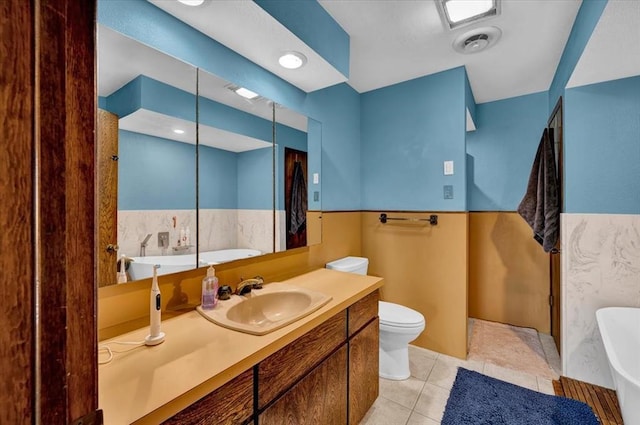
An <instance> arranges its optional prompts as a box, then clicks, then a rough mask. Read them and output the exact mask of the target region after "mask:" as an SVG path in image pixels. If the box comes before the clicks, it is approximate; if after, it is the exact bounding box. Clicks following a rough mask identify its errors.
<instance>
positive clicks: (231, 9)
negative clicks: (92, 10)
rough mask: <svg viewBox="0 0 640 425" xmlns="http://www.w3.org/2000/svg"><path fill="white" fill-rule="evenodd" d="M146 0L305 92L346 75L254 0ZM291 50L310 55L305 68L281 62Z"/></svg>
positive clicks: (322, 86)
mask: <svg viewBox="0 0 640 425" xmlns="http://www.w3.org/2000/svg"><path fill="white" fill-rule="evenodd" d="M147 1H149V2H150V3H153V4H154V5H156V6H158V7H159V8H160V9H163V10H164V11H165V12H167V13H170V14H171V15H173V16H175V17H176V18H178V19H180V20H181V21H184V22H186V23H187V24H189V25H190V26H192V27H193V28H195V29H197V30H198V31H200V32H202V33H203V34H206V35H208V36H209V37H211V38H213V39H214V40H217V41H218V42H220V43H221V44H223V45H225V46H227V47H228V48H230V49H231V50H234V51H235V52H238V53H240V54H241V55H242V56H244V57H246V58H247V59H249V60H251V61H252V62H254V63H257V64H259V65H260V66H261V67H263V68H265V69H267V70H268V71H270V72H272V73H274V74H275V75H277V76H279V77H280V78H282V79H284V80H286V81H288V82H289V83H291V84H293V85H294V86H296V87H298V88H300V89H302V90H304V91H305V92H311V91H315V90H318V89H321V88H325V87H329V86H333V85H335V84H338V83H342V82H344V81H346V79H347V78H346V77H345V76H344V75H342V74H341V73H340V72H338V71H337V70H336V69H335V68H333V66H332V65H331V64H329V63H328V62H327V61H326V60H324V58H322V56H320V55H319V54H317V53H316V52H315V51H314V50H313V49H311V48H310V47H309V46H307V45H306V44H305V43H304V42H303V41H302V40H300V39H299V38H298V37H296V36H295V35H294V34H292V33H291V32H289V30H288V29H287V28H285V27H284V26H283V25H282V24H281V23H280V22H278V21H277V20H275V19H274V18H272V17H271V15H269V14H268V13H267V12H265V11H264V10H263V9H262V8H261V7H260V6H258V5H257V4H256V3H254V2H253V1H249V0H215V1H205V2H204V3H203V4H202V6H198V7H192V6H185V5H183V4H182V3H180V2H178V1H167V0H147ZM290 50H293V51H297V52H300V53H302V54H304V55H305V56H306V57H307V64H306V65H305V66H304V67H303V68H301V69H297V70H290V69H285V68H283V67H281V66H280V65H279V64H278V58H279V57H280V56H281V55H282V53H284V52H286V51H290Z"/></svg>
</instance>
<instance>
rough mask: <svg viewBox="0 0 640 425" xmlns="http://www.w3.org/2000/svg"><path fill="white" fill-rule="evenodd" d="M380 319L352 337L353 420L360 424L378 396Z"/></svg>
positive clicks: (350, 372)
mask: <svg viewBox="0 0 640 425" xmlns="http://www.w3.org/2000/svg"><path fill="white" fill-rule="evenodd" d="M379 323H380V321H379V319H378V318H377V317H376V318H375V320H373V321H372V322H371V323H369V324H368V325H367V326H366V327H365V328H364V329H362V330H361V331H360V332H359V333H358V334H356V335H355V336H354V337H353V338H351V339H350V340H349V423H350V424H358V423H360V421H361V420H362V418H363V417H364V415H365V414H366V413H367V411H368V410H369V408H370V407H371V405H372V404H373V402H374V401H376V398H378V390H379V389H378V386H379V380H378V368H379V366H378V361H379V351H378V344H379V338H380V330H379V328H380V327H379Z"/></svg>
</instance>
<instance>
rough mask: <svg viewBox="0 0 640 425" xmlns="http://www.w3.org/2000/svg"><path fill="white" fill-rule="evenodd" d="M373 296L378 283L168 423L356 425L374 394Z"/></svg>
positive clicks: (375, 312) (375, 332) (375, 337)
mask: <svg viewBox="0 0 640 425" xmlns="http://www.w3.org/2000/svg"><path fill="white" fill-rule="evenodd" d="M378 300H379V293H378V291H377V290H376V291H374V292H373V293H371V294H369V295H367V296H365V297H364V298H362V299H361V300H359V301H357V302H356V303H354V304H353V305H351V306H350V307H349V308H348V309H346V310H344V311H341V312H340V313H338V314H336V315H335V316H333V317H331V318H329V319H328V320H326V321H325V322H324V323H322V324H320V325H319V326H317V327H315V328H314V329H312V330H310V331H309V332H307V333H306V334H304V335H302V336H301V337H299V338H298V339H296V340H295V341H293V342H292V343H291V344H289V345H287V346H286V347H284V348H282V349H280V350H278V351H277V352H275V353H274V354H272V355H271V356H269V357H267V358H266V359H265V360H263V361H261V362H260V363H259V364H258V365H256V366H254V367H253V368H252V369H251V370H248V371H246V372H245V373H243V374H242V375H240V376H238V377H236V378H235V379H233V380H232V381H231V382H229V383H227V384H226V385H224V386H223V387H221V388H219V389H218V390H216V391H214V392H213V393H211V394H209V395H207V396H206V397H204V398H203V399H201V400H200V401H198V402H196V403H195V404H193V405H191V406H190V407H188V408H187V409H185V410H183V411H182V412H180V413H178V414H177V415H176V416H174V417H172V418H171V419H169V420H168V421H166V422H165V424H171V425H178V424H180V425H183V424H246V423H253V424H260V425H272V424H274V425H281V424H337V425H338V424H358V423H359V422H360V420H361V419H362V418H363V417H364V415H365V414H366V413H367V411H368V410H369V408H370V407H371V405H372V404H373V402H374V401H375V400H376V398H377V397H378V353H379V351H378V341H379V326H378V323H379V321H378ZM254 397H255V398H254Z"/></svg>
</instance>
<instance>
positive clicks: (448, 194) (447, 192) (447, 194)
mask: <svg viewBox="0 0 640 425" xmlns="http://www.w3.org/2000/svg"><path fill="white" fill-rule="evenodd" d="M442 188H443V192H444V199H453V186H452V185H450V184H446V185H444V186H443V187H442Z"/></svg>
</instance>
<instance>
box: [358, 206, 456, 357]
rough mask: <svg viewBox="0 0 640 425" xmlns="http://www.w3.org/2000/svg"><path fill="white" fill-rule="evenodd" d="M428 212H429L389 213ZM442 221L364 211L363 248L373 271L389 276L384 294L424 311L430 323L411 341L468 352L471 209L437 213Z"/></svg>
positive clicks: (442, 350) (417, 215)
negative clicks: (404, 219) (386, 217)
mask: <svg viewBox="0 0 640 425" xmlns="http://www.w3.org/2000/svg"><path fill="white" fill-rule="evenodd" d="M388 214H389V216H390V217H412V218H428V217H429V215H430V214H429V213H388ZM437 215H438V224H437V225H434V226H432V225H430V224H428V223H426V224H422V223H421V222H420V223H418V222H397V221H389V222H387V224H382V223H380V221H379V220H378V217H379V216H380V213H379V212H365V213H362V254H363V255H364V256H365V257H368V258H369V261H370V265H369V274H371V275H376V276H381V277H384V279H385V286H383V287H382V289H381V298H382V300H384V301H390V302H394V303H398V304H402V305H405V306H407V307H410V308H412V309H414V310H417V311H419V312H420V313H422V314H423V315H424V317H425V319H426V322H427V325H426V328H425V331H424V332H423V333H422V335H420V336H419V337H418V339H416V340H415V341H414V342H413V344H415V345H418V346H420V347H425V348H428V349H430V350H434V351H437V352H439V353H444V354H448V355H452V356H456V357H459V358H466V356H467V228H468V221H467V214H466V213H437Z"/></svg>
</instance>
